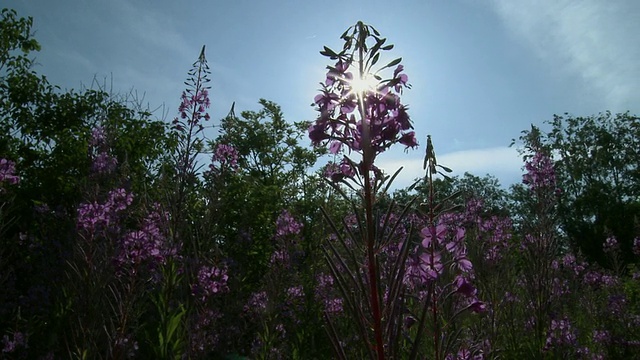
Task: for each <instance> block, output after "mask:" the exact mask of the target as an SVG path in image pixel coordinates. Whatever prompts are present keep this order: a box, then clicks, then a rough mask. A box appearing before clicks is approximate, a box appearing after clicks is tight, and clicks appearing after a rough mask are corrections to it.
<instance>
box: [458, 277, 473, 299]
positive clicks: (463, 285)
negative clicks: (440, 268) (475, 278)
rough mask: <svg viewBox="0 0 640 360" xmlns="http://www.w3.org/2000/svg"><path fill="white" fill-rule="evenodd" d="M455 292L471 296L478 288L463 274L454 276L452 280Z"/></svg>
mask: <svg viewBox="0 0 640 360" xmlns="http://www.w3.org/2000/svg"><path fill="white" fill-rule="evenodd" d="M454 284H455V287H456V292H458V293H460V294H462V295H464V296H466V297H472V296H475V295H476V293H477V292H478V290H476V288H475V287H473V285H471V283H469V281H468V280H467V279H466V278H465V277H464V276H460V275H458V276H456V280H455V281H454Z"/></svg>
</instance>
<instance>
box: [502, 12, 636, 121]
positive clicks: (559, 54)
mask: <svg viewBox="0 0 640 360" xmlns="http://www.w3.org/2000/svg"><path fill="white" fill-rule="evenodd" d="M493 5H494V6H493V7H494V9H495V10H496V13H497V14H498V15H499V16H500V17H501V18H502V20H503V21H504V23H505V24H506V26H507V28H508V29H509V30H510V31H511V32H512V33H513V34H514V35H515V36H516V37H517V38H518V39H521V40H524V41H525V42H526V43H527V44H528V45H529V46H530V47H531V49H532V50H533V51H534V52H535V54H536V55H537V56H538V57H540V58H542V59H544V60H545V61H548V62H549V63H550V64H552V65H555V66H558V68H559V69H561V70H563V71H568V72H569V73H570V74H572V75H578V76H579V77H581V78H582V79H583V80H584V82H585V84H586V85H587V86H590V87H593V88H594V90H596V92H597V94H598V96H600V97H602V98H603V100H604V101H605V105H606V106H608V107H610V108H611V110H614V111H618V110H627V108H628V107H629V106H636V104H637V103H638V102H639V101H640V62H638V61H637V59H638V57H640V42H638V40H637V34H640V22H639V21H638V19H639V18H640V3H639V2H637V1H600V0H580V1H574V0H522V1H512V0H494V1H493Z"/></svg>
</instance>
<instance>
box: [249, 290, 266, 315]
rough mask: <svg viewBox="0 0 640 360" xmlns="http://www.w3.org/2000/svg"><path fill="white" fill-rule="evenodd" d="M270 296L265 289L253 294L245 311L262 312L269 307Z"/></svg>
mask: <svg viewBox="0 0 640 360" xmlns="http://www.w3.org/2000/svg"><path fill="white" fill-rule="evenodd" d="M268 300H269V297H268V296H267V293H266V292H265V291H260V292H257V293H253V294H251V297H250V298H249V301H248V302H247V304H246V305H245V306H244V311H245V312H253V313H262V312H264V311H266V309H267V302H268Z"/></svg>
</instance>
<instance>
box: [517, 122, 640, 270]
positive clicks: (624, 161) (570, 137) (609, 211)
mask: <svg viewBox="0 0 640 360" xmlns="http://www.w3.org/2000/svg"><path fill="white" fill-rule="evenodd" d="M548 124H549V125H550V126H551V130H550V131H548V132H546V133H545V132H542V131H541V130H540V129H539V128H537V127H535V126H532V128H531V130H529V131H525V132H523V135H522V136H521V137H520V140H521V141H522V142H523V145H524V146H525V148H527V147H531V146H540V147H542V148H544V149H545V151H547V152H548V153H549V154H551V155H552V156H553V157H554V158H555V160H556V161H555V172H556V178H557V183H558V187H559V191H561V192H562V196H561V197H560V203H559V209H558V214H559V216H560V219H559V221H560V224H561V225H562V230H563V231H564V232H565V234H566V236H567V237H568V240H569V244H570V246H571V247H572V249H573V250H574V251H580V252H582V253H583V254H584V255H585V256H587V258H588V259H590V260H594V261H598V262H599V263H600V264H603V265H607V264H606V263H605V256H604V253H603V251H602V244H603V243H604V242H605V240H606V239H607V238H608V237H609V236H614V237H615V238H616V239H617V240H618V241H619V242H620V245H621V247H622V249H623V250H624V251H623V254H625V255H623V260H624V261H625V262H629V261H631V260H632V259H633V256H632V252H631V247H632V241H633V239H634V238H635V237H636V236H637V235H638V223H637V220H638V215H640V212H639V211H640V203H639V202H638V193H639V192H640V188H638V184H639V183H640V182H639V181H638V180H639V179H638V174H639V173H638V169H639V165H640V164H639V163H638V159H640V156H639V155H640V154H639V153H638V141H639V140H638V139H640V122H639V118H638V117H636V116H633V115H631V114H629V113H622V114H616V115H613V114H611V113H609V112H606V113H601V114H598V115H595V116H589V117H574V116H570V115H568V114H565V116H558V115H556V116H554V119H553V120H552V121H550V122H549V123H548ZM538 144H539V145H538Z"/></svg>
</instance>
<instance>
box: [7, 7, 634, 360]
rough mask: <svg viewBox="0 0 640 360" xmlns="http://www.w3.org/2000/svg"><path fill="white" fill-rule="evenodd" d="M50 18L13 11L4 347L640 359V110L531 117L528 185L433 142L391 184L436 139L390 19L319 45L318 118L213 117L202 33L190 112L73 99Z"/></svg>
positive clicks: (226, 354)
mask: <svg viewBox="0 0 640 360" xmlns="http://www.w3.org/2000/svg"><path fill="white" fill-rule="evenodd" d="M31 27H32V20H31V19H30V18H21V17H19V16H18V15H17V14H16V13H15V12H14V11H12V10H7V9H5V10H3V11H2V18H0V129H1V130H0V289H2V290H1V291H0V337H1V342H0V351H1V353H0V358H7V359H40V358H41V359H53V358H63V359H68V358H73V359H76V358H78V359H85V358H86V359H99V358H104V359H121V358H142V359H148V358H158V359H169V358H173V359H182V358H194V359H196V358H207V359H209V358H214V359H215V358H219V359H239V358H257V359H279V358H282V359H326V358H329V357H334V358H341V359H361V358H371V359H385V358H388V359H417V358H420V359H424V358H426V359H483V358H487V359H524V358H526V359H542V358H546V359H551V358H553V359H556V358H557V359H632V358H640V328H639V326H640V283H639V282H638V281H639V280H638V278H639V277H640V269H639V268H638V259H639V256H640V229H639V227H638V215H639V212H640V198H639V197H638V194H639V193H640V189H639V186H640V185H639V184H640V181H639V180H640V167H639V162H640V154H639V153H638V152H639V151H640V150H639V149H640V146H639V145H640V144H639V142H640V121H639V118H638V117H636V116H634V115H631V114H629V113H623V114H610V113H608V112H605V113H601V114H598V115H594V116H586V117H580V116H572V115H569V114H565V115H563V116H554V117H553V119H552V120H551V121H549V122H548V123H546V124H544V126H542V127H543V128H547V129H549V130H542V128H539V127H536V126H532V127H531V129H529V130H526V131H523V133H522V134H521V136H520V137H519V138H518V139H517V140H514V144H515V145H516V146H518V148H519V149H520V151H521V153H522V156H523V161H524V167H525V170H526V175H525V176H524V179H523V183H522V184H519V185H514V186H512V187H511V188H509V189H505V188H503V187H501V186H500V184H499V183H498V181H497V180H496V179H495V178H494V177H491V176H489V175H487V176H484V177H479V176H476V175H472V174H465V175H464V176H460V177H453V178H450V177H448V176H447V174H448V173H449V172H450V170H449V169H447V168H446V167H445V166H442V164H439V163H438V161H437V158H436V156H435V150H434V143H437V142H438V140H439V139H434V140H433V142H432V141H431V139H430V138H428V140H427V142H426V143H425V144H423V145H424V146H425V148H426V154H425V165H424V170H425V176H424V178H422V179H416V183H415V184H414V185H413V186H411V187H410V188H406V189H399V190H396V191H394V192H393V193H391V192H390V191H389V190H388V189H389V186H390V185H391V183H392V180H393V176H392V175H393V174H394V173H393V172H387V171H389V170H391V171H395V169H378V168H377V167H376V166H375V162H376V157H377V155H378V154H380V153H382V152H384V151H385V150H387V149H389V148H390V147H392V146H404V147H406V148H413V147H416V146H417V140H416V138H417V137H419V138H424V136H425V135H426V134H421V135H419V136H417V135H416V134H415V133H414V131H413V130H412V126H411V121H410V119H409V116H408V114H407V109H406V107H404V106H403V105H402V103H401V99H400V96H401V95H402V92H403V91H404V90H406V89H407V88H408V82H407V81H408V77H407V75H405V74H404V68H403V67H402V65H401V64H400V62H401V61H400V59H396V60H392V61H390V62H388V63H385V64H386V65H382V66H381V65H380V64H379V63H378V61H382V60H381V58H382V56H381V54H382V55H384V54H386V53H387V52H388V51H390V50H391V49H392V47H393V46H392V45H388V44H387V43H386V40H385V39H384V38H382V37H381V36H380V34H379V33H378V32H377V31H376V30H375V29H374V28H373V27H371V26H368V25H365V24H362V23H357V24H356V25H354V26H353V27H351V28H349V29H348V30H347V31H346V32H345V33H344V34H343V35H342V37H341V40H343V41H344V45H343V46H342V48H341V50H340V51H334V50H332V49H330V48H328V47H325V48H324V50H323V51H322V52H321V54H322V55H324V56H326V57H328V58H329V59H330V61H331V65H330V66H328V73H327V78H326V79H325V81H324V83H323V89H321V92H320V94H319V95H318V96H317V97H316V98H315V99H314V102H315V105H316V107H317V109H318V114H319V115H318V118H317V120H316V121H314V122H312V123H310V122H298V123H292V122H289V121H287V120H286V119H285V117H284V114H283V113H282V111H281V109H280V107H279V106H278V105H277V104H275V103H273V102H270V101H268V100H263V99H261V100H259V105H260V109H259V110H258V111H241V112H239V115H237V114H236V112H235V109H234V107H233V106H231V104H230V109H231V111H230V112H229V114H228V115H227V116H226V117H225V118H224V119H221V120H219V121H217V120H211V119H209V115H208V113H207V108H208V107H209V95H210V94H209V93H208V89H209V88H208V81H209V72H208V66H207V62H206V58H205V52H204V48H203V51H202V53H201V54H200V56H199V57H198V59H197V61H196V62H195V63H194V64H193V68H192V70H191V71H190V72H189V73H188V80H187V88H186V89H185V90H184V92H183V93H182V103H181V105H180V108H179V109H178V114H177V116H176V118H175V120H174V121H172V122H171V123H166V122H163V121H159V120H154V119H153V114H151V113H150V112H149V111H146V110H144V109H142V108H141V107H140V106H138V105H137V104H135V103H133V102H129V101H126V99H122V98H114V97H112V96H109V95H108V94H107V93H105V92H104V91H102V90H101V89H98V90H85V91H81V92H73V91H68V92H64V91H61V90H60V89H59V88H57V87H56V86H54V85H52V84H50V83H49V82H48V81H47V79H46V78H45V77H44V76H42V75H39V74H37V73H36V72H35V71H34V70H33V66H32V65H33V60H32V57H33V54H34V52H37V51H38V50H39V49H40V46H39V44H38V42H37V41H36V40H35V39H34V38H33V37H32V29H31ZM383 62H384V61H383ZM366 74H375V75H371V76H375V77H376V79H377V80H378V85H377V87H376V89H375V91H374V90H372V89H367V90H362V91H355V90H354V89H353V87H352V82H351V79H352V78H354V77H356V78H358V77H364V76H365V75H366ZM214 80H215V79H214ZM211 123H215V124H216V126H217V127H218V128H219V133H218V136H217V137H216V138H215V139H213V140H208V139H205V137H204V134H203V133H204V130H205V128H206V127H208V126H210V124H211ZM307 136H308V137H307ZM309 138H310V139H311V142H312V144H313V146H306V144H307V141H308V140H307V139H309ZM327 154H329V155H331V156H332V158H333V159H334V160H333V161H332V162H329V163H328V164H326V165H324V166H322V168H321V169H320V170H318V171H315V172H314V171H313V170H312V169H314V168H315V167H314V166H317V165H321V164H318V162H319V161H320V160H321V159H325V158H326V156H325V155H327ZM203 155H205V156H207V157H208V158H210V163H208V164H202V163H201V162H200V161H198V159H201V158H202V156H203ZM322 161H324V160H322Z"/></svg>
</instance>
